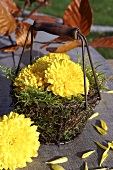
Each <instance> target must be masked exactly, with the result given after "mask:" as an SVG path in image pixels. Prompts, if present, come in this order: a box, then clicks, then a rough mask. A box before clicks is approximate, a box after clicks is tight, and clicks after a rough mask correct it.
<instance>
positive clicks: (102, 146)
mask: <svg viewBox="0 0 113 170" xmlns="http://www.w3.org/2000/svg"><path fill="white" fill-rule="evenodd" d="M95 143H96V144H97V145H98V146H100V147H101V148H102V149H105V150H106V149H107V147H106V146H104V145H102V144H101V143H99V142H95Z"/></svg>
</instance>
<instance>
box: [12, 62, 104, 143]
mask: <svg viewBox="0 0 113 170" xmlns="http://www.w3.org/2000/svg"><path fill="white" fill-rule="evenodd" d="M42 60H43V59H42ZM62 61H63V60H62ZM50 65H51V64H50ZM27 68H30V66H29V67H27ZM36 69H37V67H36ZM86 76H87V78H88V80H89V83H90V87H89V92H88V95H87V102H88V107H87V109H86V106H85V102H86V101H85V96H84V95H83V94H80V95H77V96H72V97H71V99H69V98H66V97H61V96H59V95H55V94H54V93H53V92H52V91H48V90H45V89H44V88H43V89H41V90H39V89H37V88H36V87H30V86H28V87H27V88H25V89H24V90H20V92H19V93H17V92H16V91H15V87H14V80H13V82H12V85H11V92H10V95H11V97H12V104H13V106H14V109H15V111H16V112H17V113H19V114H22V113H23V114H25V116H26V117H30V118H31V119H32V121H34V124H35V125H37V126H38V131H39V132H40V141H41V143H44V144H50V143H55V144H60V143H67V142H69V141H71V140H73V139H74V138H75V137H77V135H78V134H80V133H81V132H82V130H83V129H84V127H85V125H86V123H87V120H88V118H89V117H90V116H91V115H92V113H93V112H94V109H95V106H96V105H97V104H98V102H99V98H98V90H97V87H96V85H95V82H94V78H93V74H92V71H91V68H90V67H89V65H88V66H87V68H86ZM96 77H97V80H98V82H99V88H100V89H101V88H102V81H103V79H104V78H103V75H102V73H98V74H97V72H96Z"/></svg>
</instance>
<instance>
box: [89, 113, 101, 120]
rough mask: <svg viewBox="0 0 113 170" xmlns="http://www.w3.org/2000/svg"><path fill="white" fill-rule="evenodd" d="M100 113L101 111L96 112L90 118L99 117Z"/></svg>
mask: <svg viewBox="0 0 113 170" xmlns="http://www.w3.org/2000/svg"><path fill="white" fill-rule="evenodd" d="M98 115H99V113H98V112H95V113H94V114H92V115H91V116H90V118H89V120H91V119H93V118H95V117H97V116H98Z"/></svg>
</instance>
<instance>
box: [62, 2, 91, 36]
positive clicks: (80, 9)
mask: <svg viewBox="0 0 113 170" xmlns="http://www.w3.org/2000/svg"><path fill="white" fill-rule="evenodd" d="M62 19H63V24H64V25H66V26H69V27H77V28H79V29H80V30H81V32H82V34H83V35H85V36H86V35H87V34H88V33H89V32H90V28H91V25H92V10H91V8H90V4H89V1H88V0H73V1H72V2H71V3H70V4H69V6H68V7H67V9H66V10H65V12H64V15H63V17H62Z"/></svg>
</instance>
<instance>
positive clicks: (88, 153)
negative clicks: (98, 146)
mask: <svg viewBox="0 0 113 170" xmlns="http://www.w3.org/2000/svg"><path fill="white" fill-rule="evenodd" d="M94 152H95V150H92V151H88V152H86V153H84V154H83V155H82V158H86V157H88V156H89V155H91V154H92V153H94Z"/></svg>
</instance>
